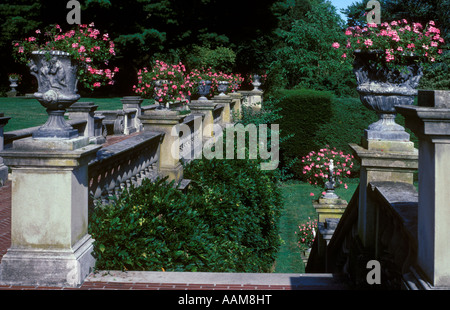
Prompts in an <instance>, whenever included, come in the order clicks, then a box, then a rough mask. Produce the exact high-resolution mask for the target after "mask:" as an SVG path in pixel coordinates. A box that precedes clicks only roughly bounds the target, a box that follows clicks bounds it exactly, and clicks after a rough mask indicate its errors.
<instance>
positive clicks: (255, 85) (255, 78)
mask: <svg viewBox="0 0 450 310" xmlns="http://www.w3.org/2000/svg"><path fill="white" fill-rule="evenodd" d="M260 79H261V77H260V76H259V75H257V74H255V75H254V76H253V82H252V85H253V91H261V89H259V86H261V82H260Z"/></svg>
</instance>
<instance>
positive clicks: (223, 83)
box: [217, 81, 229, 96]
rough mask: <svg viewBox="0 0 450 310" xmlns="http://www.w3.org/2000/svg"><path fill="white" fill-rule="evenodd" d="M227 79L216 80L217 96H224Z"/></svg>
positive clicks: (226, 88)
mask: <svg viewBox="0 0 450 310" xmlns="http://www.w3.org/2000/svg"><path fill="white" fill-rule="evenodd" d="M228 85H229V82H228V81H219V82H217V90H218V91H219V96H226V95H225V92H226V91H227V90H228Z"/></svg>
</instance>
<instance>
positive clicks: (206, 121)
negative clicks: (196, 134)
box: [189, 100, 217, 138]
mask: <svg viewBox="0 0 450 310" xmlns="http://www.w3.org/2000/svg"><path fill="white" fill-rule="evenodd" d="M216 107H217V103H215V102H213V101H212V100H207V101H206V100H192V102H191V103H190V104H189V108H190V110H191V112H192V113H195V114H203V115H204V117H203V126H202V132H203V137H204V138H211V137H214V114H213V113H214V110H215V109H216Z"/></svg>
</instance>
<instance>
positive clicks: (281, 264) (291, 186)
mask: <svg viewBox="0 0 450 310" xmlns="http://www.w3.org/2000/svg"><path fill="white" fill-rule="evenodd" d="M358 183H359V180H358V179H353V180H350V182H347V184H348V189H344V188H343V187H342V188H338V189H337V190H336V193H337V194H338V195H339V196H340V197H341V198H342V199H345V200H347V202H348V201H350V199H351V197H352V196H353V193H354V192H355V190H356V188H357V186H358ZM320 192H321V190H320V189H317V188H315V187H313V186H311V185H310V184H309V183H303V182H298V183H285V184H283V185H282V193H283V199H284V210H283V213H282V215H281V218H280V235H281V238H282V239H283V244H282V245H281V247H280V249H279V252H278V257H277V259H276V265H275V272H276V273H304V272H305V266H304V264H303V262H302V259H301V256H300V251H299V249H298V247H297V239H296V236H295V234H294V232H295V231H296V230H297V229H298V226H299V225H300V223H302V222H306V221H308V218H311V219H315V218H317V213H316V210H315V209H314V207H313V205H312V201H313V199H314V198H317V196H318V195H319V194H320ZM311 193H314V194H315V196H314V197H312V196H311V195H310V194H311Z"/></svg>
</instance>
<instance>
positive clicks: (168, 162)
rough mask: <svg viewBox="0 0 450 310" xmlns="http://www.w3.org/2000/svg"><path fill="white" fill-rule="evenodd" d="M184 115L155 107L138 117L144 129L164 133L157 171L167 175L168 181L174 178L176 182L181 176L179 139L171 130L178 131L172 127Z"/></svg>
mask: <svg viewBox="0 0 450 310" xmlns="http://www.w3.org/2000/svg"><path fill="white" fill-rule="evenodd" d="M186 116H187V115H180V111H172V110H166V109H163V110H158V109H156V110H151V111H147V112H146V113H145V114H144V115H141V116H140V117H139V118H140V121H141V123H142V124H143V126H144V131H157V132H162V133H164V134H165V136H164V139H163V142H162V144H161V151H160V157H159V171H160V173H161V174H162V175H163V176H168V181H169V182H170V181H172V180H175V182H176V183H178V182H179V181H180V180H181V179H182V178H183V165H182V163H181V154H180V143H179V142H180V139H179V137H176V136H172V132H178V130H177V131H175V129H177V128H175V129H174V127H176V126H180V125H181V124H182V123H183V120H184V118H185V117H186ZM178 128H179V127H178Z"/></svg>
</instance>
